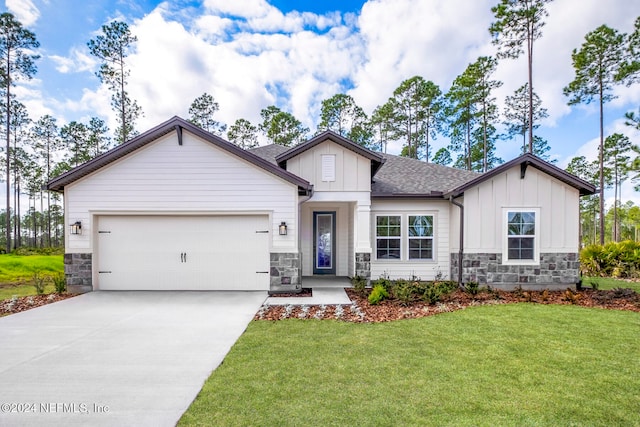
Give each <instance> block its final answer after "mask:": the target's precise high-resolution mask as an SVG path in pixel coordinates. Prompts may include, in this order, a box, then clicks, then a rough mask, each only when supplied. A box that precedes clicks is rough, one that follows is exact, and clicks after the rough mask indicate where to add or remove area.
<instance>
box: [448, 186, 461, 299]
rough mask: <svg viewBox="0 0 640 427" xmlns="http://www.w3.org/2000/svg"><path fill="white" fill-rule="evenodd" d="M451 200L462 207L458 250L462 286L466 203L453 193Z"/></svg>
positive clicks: (453, 203) (459, 277)
mask: <svg viewBox="0 0 640 427" xmlns="http://www.w3.org/2000/svg"><path fill="white" fill-rule="evenodd" d="M449 202H450V203H451V204H452V205H454V206H457V207H458V208H460V243H459V245H460V249H459V251H458V287H462V256H463V255H464V205H463V204H462V203H460V202H456V201H455V200H454V198H453V195H451V196H449Z"/></svg>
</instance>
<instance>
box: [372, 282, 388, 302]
mask: <svg viewBox="0 0 640 427" xmlns="http://www.w3.org/2000/svg"><path fill="white" fill-rule="evenodd" d="M385 298H389V292H387V290H386V289H385V288H384V286H382V285H375V286H374V287H373V290H372V291H371V293H370V294H369V304H371V305H378V304H379V303H380V302H381V301H383V300H384V299H385Z"/></svg>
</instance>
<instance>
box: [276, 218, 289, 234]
mask: <svg viewBox="0 0 640 427" xmlns="http://www.w3.org/2000/svg"><path fill="white" fill-rule="evenodd" d="M278 232H279V234H280V235H281V236H286V235H287V223H286V222H284V221H282V222H281V223H280V226H279V227H278Z"/></svg>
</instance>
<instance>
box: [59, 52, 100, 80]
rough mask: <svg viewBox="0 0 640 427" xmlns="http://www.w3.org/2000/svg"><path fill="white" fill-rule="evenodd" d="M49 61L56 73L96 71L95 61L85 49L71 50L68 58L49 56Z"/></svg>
mask: <svg viewBox="0 0 640 427" xmlns="http://www.w3.org/2000/svg"><path fill="white" fill-rule="evenodd" d="M49 59H50V60H51V61H53V63H54V64H55V67H56V70H58V72H60V73H63V74H67V73H80V72H84V71H92V70H94V69H96V64H97V61H96V59H95V58H94V57H92V56H90V55H89V54H88V53H87V52H86V50H85V49H78V48H73V49H71V52H70V53H69V56H59V55H50V56H49Z"/></svg>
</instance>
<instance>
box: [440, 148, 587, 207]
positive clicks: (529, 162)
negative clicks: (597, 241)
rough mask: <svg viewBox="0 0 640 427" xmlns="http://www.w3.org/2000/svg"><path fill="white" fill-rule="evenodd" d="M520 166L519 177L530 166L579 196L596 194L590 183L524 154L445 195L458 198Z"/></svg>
mask: <svg viewBox="0 0 640 427" xmlns="http://www.w3.org/2000/svg"><path fill="white" fill-rule="evenodd" d="M517 166H520V170H521V176H522V177H524V174H525V173H526V170H527V167H529V166H531V167H534V168H536V169H538V170H540V171H542V172H544V173H546V174H547V175H550V176H552V177H554V178H556V179H557V180H559V181H562V182H564V183H565V184H567V185H569V186H570V187H573V188H575V189H577V190H578V191H579V192H580V195H581V196H586V195H590V194H594V193H595V192H596V188H595V186H593V185H591V184H590V183H588V182H587V181H585V180H583V179H580V178H578V177H577V176H575V175H572V174H570V173H569V172H567V171H565V170H563V169H561V168H559V167H557V166H556V165H553V164H551V163H549V162H546V161H544V160H542V159H541V158H539V157H537V156H535V155H533V154H531V153H526V154H523V155H521V156H519V157H516V158H515V159H513V160H511V161H508V162H507V163H503V164H501V165H500V166H497V167H495V168H493V169H491V170H490V171H488V172H485V173H483V174H482V175H479V176H478V177H476V178H474V179H472V180H470V181H467V182H466V183H464V184H462V185H460V186H458V187H457V188H455V189H453V190H451V191H450V192H449V193H448V194H447V195H450V196H453V197H458V196H460V195H462V194H463V193H464V192H465V191H466V190H468V189H469V188H471V187H474V186H476V185H478V184H480V183H482V182H484V181H486V180H488V179H490V178H492V177H494V176H496V175H498V174H501V173H503V172H505V171H507V170H509V169H511V168H513V167H517Z"/></svg>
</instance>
